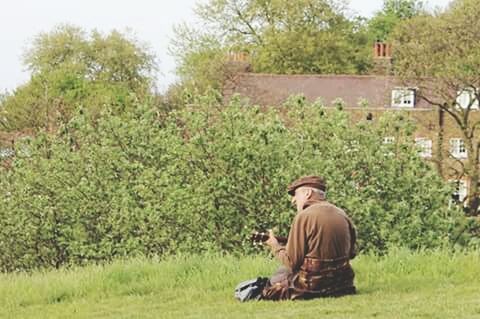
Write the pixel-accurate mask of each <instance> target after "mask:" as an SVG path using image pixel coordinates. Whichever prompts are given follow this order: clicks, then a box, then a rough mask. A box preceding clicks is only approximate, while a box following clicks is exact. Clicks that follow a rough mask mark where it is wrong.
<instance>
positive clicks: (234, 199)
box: [0, 97, 461, 271]
mask: <svg viewBox="0 0 480 319" xmlns="http://www.w3.org/2000/svg"><path fill="white" fill-rule="evenodd" d="M214 101H215V99H210V98H209V97H201V98H198V99H197V101H196V102H195V103H194V104H192V105H190V106H187V107H185V108H184V109H183V110H180V111H174V112H171V113H170V114H169V115H168V116H167V117H166V118H165V117H164V116H162V118H161V119H160V118H159V116H158V112H157V111H156V110H155V109H154V108H151V107H149V106H142V105H140V106H138V107H137V108H136V110H135V111H134V112H130V113H126V114H123V115H114V114H108V112H106V113H105V114H102V116H101V117H99V118H98V119H97V120H96V121H95V123H92V122H91V121H90V120H88V119H89V117H88V116H85V115H83V114H81V112H79V114H78V115H77V116H75V117H74V118H73V119H72V121H70V123H69V124H68V125H67V126H65V127H61V128H60V130H59V133H58V134H57V135H55V136H52V135H47V134H41V135H38V136H37V137H36V138H34V139H32V140H30V141H25V142H24V143H25V145H23V146H22V149H23V150H24V151H23V152H18V154H17V156H16V158H15V160H14V162H13V166H12V168H11V169H7V170H5V169H4V170H2V171H0V189H2V192H1V194H0V228H1V229H2V231H1V232H0V269H2V270H4V271H12V270H23V269H31V268H37V267H50V266H53V267H59V266H62V265H69V264H84V263H87V262H92V261H93V262H97V261H105V260H111V259H113V258H115V257H118V256H127V255H128V256H131V255H147V256H150V255H164V254H172V253H176V252H201V251H205V250H213V251H229V252H239V253H240V252H241V253H245V252H250V251H251V250H252V248H251V245H250V244H249V243H248V241H247V239H246V238H247V236H248V234H249V233H250V232H251V231H252V230H253V229H261V228H264V229H265V228H269V227H274V226H275V227H278V229H279V232H280V233H282V234H284V235H286V234H287V233H288V229H289V225H290V222H291V220H292V218H293V216H294V214H295V211H294V209H293V207H291V204H290V199H289V198H288V195H287V193H286V185H287V184H288V183H290V182H291V181H292V180H293V179H295V178H297V177H299V176H301V175H304V174H320V175H323V176H325V178H326V179H327V183H328V187H329V190H328V197H329V200H330V201H332V202H334V203H335V204H337V205H339V206H340V207H342V208H344V209H345V210H346V211H347V212H348V214H349V215H350V216H351V217H352V219H353V220H354V222H355V224H356V226H357V228H358V233H359V248H360V249H361V250H363V251H374V252H378V253H383V252H385V251H387V250H388V248H389V247H390V246H398V245H401V246H406V247H409V248H419V247H426V248H429V247H438V246H443V245H446V244H448V243H452V241H453V240H458V236H456V234H455V229H456V228H457V227H458V226H457V225H458V223H459V221H460V220H461V212H460V211H458V210H457V209H455V208H451V209H450V208H449V205H448V203H449V200H450V193H451V189H450V188H449V187H448V185H447V184H446V183H445V182H444V181H443V180H442V179H441V178H440V177H439V176H438V175H437V174H436V172H435V170H434V168H433V167H431V166H430V165H429V164H428V163H427V162H425V161H424V160H422V159H420V158H419V157H418V156H417V150H416V149H415V147H414V145H413V141H412V140H413V138H412V132H413V130H414V128H413V125H412V123H410V122H408V121H407V120H406V117H405V116H403V115H402V114H401V113H388V114H385V115H384V116H383V117H382V118H381V119H378V120H376V121H375V122H373V123H372V122H368V121H366V122H360V123H357V124H352V123H351V121H350V119H349V114H348V113H347V112H344V111H342V110H341V107H337V108H325V107H323V106H322V105H320V104H318V103H313V104H307V103H305V102H304V100H303V99H301V98H297V97H293V98H292V99H290V100H289V102H288V103H286V104H285V105H283V106H281V107H276V108H268V109H261V108H259V107H257V106H250V105H248V104H247V103H244V102H242V101H241V100H240V99H233V100H232V102H231V103H230V105H228V106H224V107H220V106H218V105H217V104H216V103H215V102H214ZM384 136H394V137H395V142H394V143H393V144H388V145H385V144H383V137H384Z"/></svg>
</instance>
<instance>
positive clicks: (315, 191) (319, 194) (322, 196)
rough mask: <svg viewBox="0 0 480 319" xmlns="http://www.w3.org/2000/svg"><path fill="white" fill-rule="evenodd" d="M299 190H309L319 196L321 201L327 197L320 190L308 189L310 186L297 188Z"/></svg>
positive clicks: (325, 193)
mask: <svg viewBox="0 0 480 319" xmlns="http://www.w3.org/2000/svg"><path fill="white" fill-rule="evenodd" d="M299 189H305V190H307V189H309V190H311V191H312V192H313V193H315V194H317V195H318V196H320V197H321V198H322V199H325V198H326V197H327V192H324V191H322V190H321V189H318V188H315V187H310V186H301V187H299Z"/></svg>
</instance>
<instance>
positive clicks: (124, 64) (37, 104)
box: [0, 25, 156, 130]
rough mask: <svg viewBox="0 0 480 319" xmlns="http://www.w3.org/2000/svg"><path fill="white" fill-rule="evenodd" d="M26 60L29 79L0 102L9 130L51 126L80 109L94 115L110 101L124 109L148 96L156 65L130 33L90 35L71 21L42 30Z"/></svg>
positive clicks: (27, 53)
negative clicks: (68, 23) (29, 73)
mask: <svg viewBox="0 0 480 319" xmlns="http://www.w3.org/2000/svg"><path fill="white" fill-rule="evenodd" d="M24 63H25V65H26V66H27V68H28V70H29V71H31V72H32V76H31V79H30V81H29V82H27V83H26V84H25V85H23V86H20V87H19V88H17V89H16V90H15V91H14V92H13V94H11V95H10V96H7V97H6V98H5V99H4V101H0V103H1V104H2V105H3V107H2V109H0V118H5V120H4V121H2V124H4V126H6V127H7V128H8V129H10V130H23V129H47V130H51V129H53V128H55V127H57V126H58V125H59V123H66V122H68V120H69V119H70V117H71V116H72V114H73V113H74V112H75V110H76V109H77V108H79V107H83V108H84V109H85V110H87V111H89V112H90V113H91V114H92V115H94V116H96V115H98V113H99V112H100V111H101V110H102V108H103V107H104V106H105V105H109V106H111V107H114V108H115V110H116V111H117V112H123V110H124V108H125V107H126V106H127V105H132V102H134V101H136V100H137V99H139V100H144V99H146V98H149V96H150V95H151V89H152V85H153V79H154V77H153V71H155V68H156V66H155V61H154V58H153V56H152V55H151V54H150V53H149V52H148V50H147V48H146V47H145V46H144V45H142V44H140V43H139V42H138V41H137V40H136V39H135V38H133V37H131V36H129V35H127V34H121V33H119V32H117V31H112V32H111V33H110V34H107V35H104V34H101V33H99V32H97V31H95V30H94V31H92V32H91V33H90V34H87V33H86V32H85V31H83V30H81V29H80V28H77V27H73V26H69V25H61V26H58V27H56V28H55V29H54V30H53V31H51V32H48V33H40V34H39V35H38V36H37V37H36V38H35V39H34V41H33V43H32V45H31V47H30V48H29V49H28V51H27V52H26V54H25V61H24Z"/></svg>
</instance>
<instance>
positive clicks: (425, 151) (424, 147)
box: [415, 137, 432, 157]
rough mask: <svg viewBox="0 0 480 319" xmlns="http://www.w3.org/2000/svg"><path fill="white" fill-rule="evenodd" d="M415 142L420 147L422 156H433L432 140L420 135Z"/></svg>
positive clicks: (419, 153)
mask: <svg viewBox="0 0 480 319" xmlns="http://www.w3.org/2000/svg"><path fill="white" fill-rule="evenodd" d="M415 144H416V145H417V147H418V155H419V156H420V157H432V140H429V139H427V138H424V137H419V138H416V139H415Z"/></svg>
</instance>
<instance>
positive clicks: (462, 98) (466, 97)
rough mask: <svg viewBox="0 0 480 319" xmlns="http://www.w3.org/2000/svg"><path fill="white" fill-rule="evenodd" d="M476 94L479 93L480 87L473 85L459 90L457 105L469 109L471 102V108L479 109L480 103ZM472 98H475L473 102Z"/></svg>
mask: <svg viewBox="0 0 480 319" xmlns="http://www.w3.org/2000/svg"><path fill="white" fill-rule="evenodd" d="M476 94H478V89H476V88H473V87H469V88H464V89H463V90H460V91H458V92H457V99H456V103H457V106H458V107H459V108H462V109H467V108H468V106H469V105H470V103H471V104H472V105H471V106H470V109H471V110H478V104H479V103H478V99H477V97H476ZM472 100H474V101H473V103H472Z"/></svg>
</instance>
